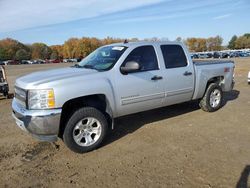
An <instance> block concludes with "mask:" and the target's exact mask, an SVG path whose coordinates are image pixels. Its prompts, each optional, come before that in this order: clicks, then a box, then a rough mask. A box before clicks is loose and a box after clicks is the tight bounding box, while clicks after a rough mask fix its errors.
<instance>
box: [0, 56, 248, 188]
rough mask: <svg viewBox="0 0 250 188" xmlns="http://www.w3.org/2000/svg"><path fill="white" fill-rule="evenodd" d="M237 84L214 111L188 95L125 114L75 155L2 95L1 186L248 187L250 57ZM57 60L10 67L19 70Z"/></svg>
mask: <svg viewBox="0 0 250 188" xmlns="http://www.w3.org/2000/svg"><path fill="white" fill-rule="evenodd" d="M235 62H236V71H235V72H236V74H235V78H236V85H235V88H234V90H233V91H232V92H230V93H227V94H225V101H224V106H223V108H222V109H220V110H219V111H217V112H215V113H206V112H203V111H202V110H200V109H199V107H198V104H197V102H189V103H184V104H179V105H174V106H170V107H165V108H160V109H156V110H151V111H147V112H143V113H138V114H134V115H130V116H127V117H123V118H121V119H119V120H118V121H117V125H116V128H115V130H114V131H112V132H111V133H110V134H109V136H108V138H107V140H106V141H105V143H104V144H103V146H102V147H101V148H99V149H98V150H95V151H93V152H90V153H86V154H76V153H73V152H71V151H70V150H69V149H67V148H66V147H65V145H64V144H63V142H62V141H61V140H60V141H58V142H56V143H46V142H38V141H36V140H35V139H33V138H32V137H31V136H29V135H27V134H26V133H24V132H23V131H21V130H20V129H19V128H18V127H17V126H16V125H15V123H14V120H13V119H12V117H11V99H8V100H7V99H3V98H1V97H0V187H59V186H62V187H72V186H74V187H249V185H250V184H249V185H247V180H248V176H249V174H250V144H249V143H250V115H249V112H250V85H248V84H247V81H246V78H247V73H248V71H250V58H242V59H235ZM60 66H69V65H68V64H58V65H20V66H7V67H6V70H7V74H8V79H9V83H10V88H11V91H13V84H14V80H15V79H16V77H17V76H20V75H23V74H26V73H29V72H33V71H37V70H44V69H50V68H52V67H60Z"/></svg>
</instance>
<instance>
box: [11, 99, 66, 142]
mask: <svg viewBox="0 0 250 188" xmlns="http://www.w3.org/2000/svg"><path fill="white" fill-rule="evenodd" d="M12 110H13V113H12V116H13V118H14V119H15V121H16V124H17V126H18V127H19V128H21V129H22V130H24V131H26V132H28V133H30V134H31V135H32V136H33V137H35V138H37V139H38V140H41V141H49V142H53V141H56V140H57V136H58V132H59V126H60V119H61V112H62V110H61V109H52V110H27V109H25V108H24V107H22V106H21V105H20V104H19V103H17V101H16V100H15V98H14V99H13V101H12Z"/></svg>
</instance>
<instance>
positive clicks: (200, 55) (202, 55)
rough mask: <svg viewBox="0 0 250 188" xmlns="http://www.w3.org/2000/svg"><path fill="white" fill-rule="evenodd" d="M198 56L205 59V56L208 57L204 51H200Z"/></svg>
mask: <svg viewBox="0 0 250 188" xmlns="http://www.w3.org/2000/svg"><path fill="white" fill-rule="evenodd" d="M199 58H200V59H206V58H208V55H207V54H206V53H200V54H199Z"/></svg>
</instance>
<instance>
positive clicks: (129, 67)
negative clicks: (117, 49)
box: [121, 61, 140, 74]
mask: <svg viewBox="0 0 250 188" xmlns="http://www.w3.org/2000/svg"><path fill="white" fill-rule="evenodd" d="M138 70H140V65H139V63H138V62H136V61H128V62H127V63H125V65H124V66H123V67H121V73H122V74H128V73H132V72H136V71H138Z"/></svg>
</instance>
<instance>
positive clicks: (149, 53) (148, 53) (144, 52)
mask: <svg viewBox="0 0 250 188" xmlns="http://www.w3.org/2000/svg"><path fill="white" fill-rule="evenodd" d="M129 61H136V62H137V63H139V65H140V70H139V71H137V72H142V71H151V70H158V69H159V68H158V61H157V57H156V53H155V50H154V47H153V46H140V47H137V48H135V49H134V50H133V51H132V52H130V54H129V55H128V57H127V58H126V59H125V61H124V63H123V64H126V63H127V62H129Z"/></svg>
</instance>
